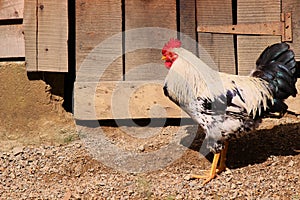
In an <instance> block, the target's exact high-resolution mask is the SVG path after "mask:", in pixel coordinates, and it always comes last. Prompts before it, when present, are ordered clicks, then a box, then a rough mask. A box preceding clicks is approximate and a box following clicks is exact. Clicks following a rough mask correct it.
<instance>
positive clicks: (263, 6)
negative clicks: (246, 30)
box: [237, 0, 281, 75]
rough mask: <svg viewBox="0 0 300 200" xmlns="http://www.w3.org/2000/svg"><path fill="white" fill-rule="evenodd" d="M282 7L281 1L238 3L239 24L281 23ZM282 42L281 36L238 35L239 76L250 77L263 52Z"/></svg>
mask: <svg viewBox="0 0 300 200" xmlns="http://www.w3.org/2000/svg"><path fill="white" fill-rule="evenodd" d="M280 5H281V3H280V0H240V1H238V10H237V22H238V23H256V22H272V21H280V13H281V6H280ZM280 41H281V37H280V36H245V35H238V36H237V43H238V74H240V75H248V74H249V73H250V72H251V70H252V69H253V68H254V67H255V62H256V59H257V58H258V56H259V54H260V53H261V52H262V50H263V49H264V48H266V47H267V46H268V45H271V44H273V43H276V42H280Z"/></svg>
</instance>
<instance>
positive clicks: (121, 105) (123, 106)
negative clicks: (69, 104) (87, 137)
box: [74, 81, 187, 120]
mask: <svg viewBox="0 0 300 200" xmlns="http://www.w3.org/2000/svg"><path fill="white" fill-rule="evenodd" d="M162 83H163V82H162V81H160V82H159V81H158V82H155V81H152V82H151V81H120V82H117V81H102V82H100V83H98V84H97V83H96V84H95V83H90V82H76V83H75V93H74V94H75V96H74V98H75V102H74V103H75V104H74V110H75V113H74V116H75V118H76V119H81V120H95V119H131V118H133V119H139V118H173V117H174V118H178V117H179V118H180V117H187V115H186V114H185V113H184V112H182V111H181V109H180V108H179V107H178V106H177V105H175V104H174V103H173V102H171V101H170V100H169V99H168V98H167V97H166V96H164V94H163V89H162Z"/></svg>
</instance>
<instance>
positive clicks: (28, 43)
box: [23, 0, 38, 71]
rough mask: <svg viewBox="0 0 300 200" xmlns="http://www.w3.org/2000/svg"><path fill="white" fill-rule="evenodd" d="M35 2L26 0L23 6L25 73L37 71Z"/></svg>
mask: <svg viewBox="0 0 300 200" xmlns="http://www.w3.org/2000/svg"><path fill="white" fill-rule="evenodd" d="M36 9H37V5H36V0H26V4H24V19H23V26H24V38H25V60H26V69H27V71H37V70H38V69H37V40H36V32H37V18H36Z"/></svg>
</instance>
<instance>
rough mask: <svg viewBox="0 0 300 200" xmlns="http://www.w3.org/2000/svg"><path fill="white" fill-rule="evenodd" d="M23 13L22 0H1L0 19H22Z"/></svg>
mask: <svg viewBox="0 0 300 200" xmlns="http://www.w3.org/2000/svg"><path fill="white" fill-rule="evenodd" d="M23 13H24V0H1V1H0V20H5V19H22V18H23Z"/></svg>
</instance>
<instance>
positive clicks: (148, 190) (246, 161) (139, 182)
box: [0, 119, 300, 200]
mask: <svg viewBox="0 0 300 200" xmlns="http://www.w3.org/2000/svg"><path fill="white" fill-rule="evenodd" d="M286 120H290V119H283V120H281V121H276V123H277V125H276V126H275V127H273V128H271V129H268V130H267V129H264V128H266V127H263V129H262V130H259V131H257V132H255V133H253V134H251V135H249V136H247V137H244V138H242V139H240V140H236V141H232V142H231V143H230V146H229V152H228V160H227V165H228V167H229V169H228V170H227V171H225V172H223V173H221V174H220V175H219V176H217V178H216V179H214V180H212V181H211V182H209V183H208V184H207V185H205V186H203V185H202V180H194V179H191V178H190V174H191V173H201V170H202V169H208V168H209V166H210V162H209V160H211V157H210V156H207V158H204V157H203V156H201V154H199V152H198V150H199V148H200V146H199V143H201V140H202V138H203V137H202V136H201V135H200V136H196V138H195V140H194V142H193V143H192V144H191V145H190V147H189V148H187V149H185V151H184V152H183V153H182V155H181V156H180V157H179V158H178V159H176V160H173V162H170V163H169V165H168V166H166V167H164V168H162V169H158V170H155V171H150V172H143V173H133V172H120V171H117V170H116V169H113V168H110V167H107V166H106V165H104V164H103V163H102V162H99V161H98V160H96V159H94V158H93V157H92V156H90V153H89V151H88V150H87V148H86V143H84V142H83V141H84V140H79V141H74V142H72V143H70V144H67V145H58V146H45V145H42V146H38V147H30V146H27V147H15V148H14V149H12V150H11V151H5V152H0V196H1V199H64V200H67V199H168V200H171V199H294V200H297V199H300V184H299V180H300V172H299V169H300V154H299V152H300V151H299V150H300V134H299V127H300V125H299V124H298V123H293V124H290V125H280V124H282V123H283V124H285V123H286V122H287V121H286ZM292 122H295V121H293V120H292ZM268 126H269V128H270V126H274V122H269V123H268ZM87 129H94V128H87ZM165 129H166V130H171V131H166V130H165V131H162V135H164V136H165V137H158V136H156V137H154V138H159V139H158V140H152V141H151V145H149V139H146V140H145V141H144V142H145V144H147V145H143V146H142V147H141V145H136V142H137V141H136V142H135V144H134V145H133V146H134V147H132V145H131V147H132V149H135V148H136V150H137V152H140V153H147V152H151V151H154V150H155V148H153V145H154V146H155V145H156V144H158V146H159V147H160V146H162V144H165V141H164V142H163V143H162V140H169V139H168V138H172V137H170V136H166V135H168V133H170V134H171V133H172V131H174V130H175V129H176V128H175V129H174V127H165ZM108 130H109V133H110V134H106V136H107V137H111V138H112V139H115V140H116V137H119V136H120V135H119V134H114V133H115V132H117V131H119V128H117V127H115V128H112V127H109V128H108ZM191 131H192V130H190V132H191ZM187 132H189V131H188V130H187ZM164 138H165V139H164ZM112 141H113V140H112ZM118 141H123V142H119V143H120V144H118V145H122V143H123V144H125V143H128V142H129V139H128V138H126V137H120V138H119V140H118ZM181 142H182V141H181ZM129 143H130V142H129ZM149 146H150V147H152V148H150V147H149ZM126 149H130V147H126Z"/></svg>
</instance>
